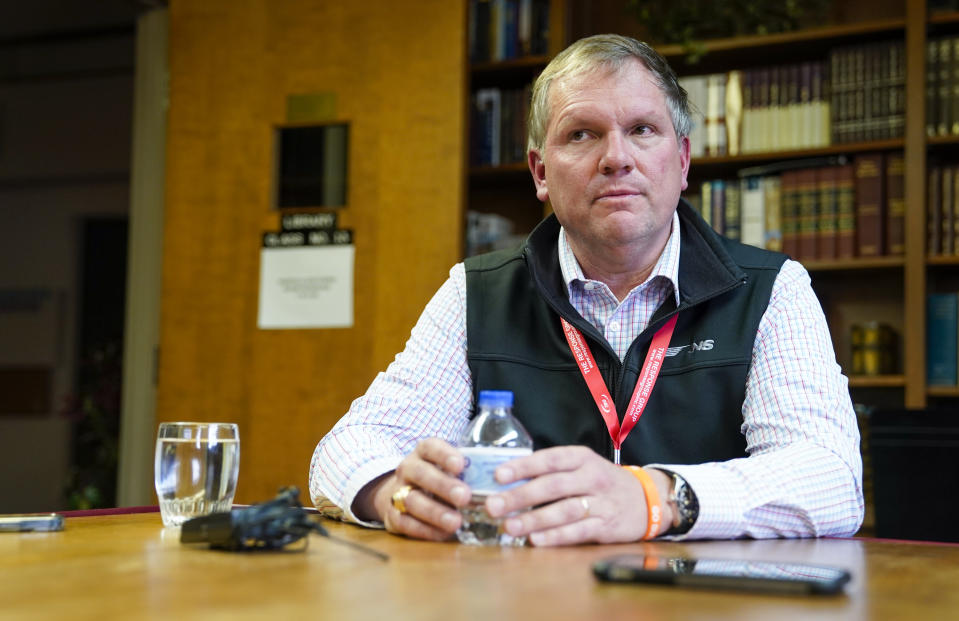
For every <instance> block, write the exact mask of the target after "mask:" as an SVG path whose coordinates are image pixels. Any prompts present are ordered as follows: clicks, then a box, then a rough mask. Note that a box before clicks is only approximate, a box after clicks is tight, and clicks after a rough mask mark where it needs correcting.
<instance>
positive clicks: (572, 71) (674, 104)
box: [526, 34, 692, 150]
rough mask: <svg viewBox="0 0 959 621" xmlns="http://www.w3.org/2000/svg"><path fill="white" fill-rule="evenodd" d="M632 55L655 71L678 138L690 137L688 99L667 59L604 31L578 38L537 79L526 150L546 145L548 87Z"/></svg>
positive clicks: (615, 64) (616, 64)
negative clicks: (544, 143) (600, 33)
mask: <svg viewBox="0 0 959 621" xmlns="http://www.w3.org/2000/svg"><path fill="white" fill-rule="evenodd" d="M633 58H635V59H637V60H639V61H640V62H642V63H643V66H645V67H646V68H647V69H648V70H649V71H650V72H651V73H652V74H653V78H654V79H655V80H656V85H657V86H659V88H660V90H662V92H663V95H665V97H666V105H667V107H668V108H669V115H670V118H671V119H672V122H673V131H675V132H676V137H677V138H678V139H682V138H685V137H688V136H689V132H690V130H691V129H692V120H691V119H690V114H689V100H688V99H687V97H686V91H685V89H683V87H682V86H680V85H679V82H678V81H677V80H676V74H675V73H673V70H672V69H671V68H670V66H669V64H668V63H667V62H666V59H664V58H663V57H662V56H660V55H659V53H658V52H657V51H656V50H654V49H653V48H651V47H650V46H649V45H647V44H645V43H643V42H642V41H637V40H636V39H633V38H632V37H625V36H622V35H615V34H602V35H594V36H592V37H586V38H585V39H580V40H579V41H576V42H575V43H573V44H572V45H570V46H569V47H567V48H566V49H565V50H563V51H562V52H560V53H559V54H558V55H557V56H556V57H555V58H554V59H553V60H552V61H550V63H549V64H548V65H547V66H546V68H545V69H543V72H542V73H540V75H539V77H538V78H536V82H534V83H533V95H532V100H531V102H530V109H529V119H528V124H527V130H528V135H529V138H528V140H527V147H526V148H527V150H529V149H537V150H541V149H542V148H543V142H544V141H545V140H546V125H547V123H548V122H549V101H548V99H549V87H550V86H551V85H552V84H553V82H555V81H557V80H559V79H562V78H568V77H571V76H578V75H582V74H584V73H586V72H588V71H592V70H594V69H597V68H599V67H605V68H608V69H611V70H618V69H620V68H622V67H623V66H625V65H626V64H627V63H628V62H629V61H630V60H631V59H633Z"/></svg>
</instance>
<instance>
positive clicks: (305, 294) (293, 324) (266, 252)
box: [257, 244, 355, 330]
mask: <svg viewBox="0 0 959 621" xmlns="http://www.w3.org/2000/svg"><path fill="white" fill-rule="evenodd" d="M354 249H355V246H353V245H352V244H348V245H335V246H305V247H303V246H300V247H288V248H263V249H262V250H261V251H260V309H259V315H258V318H257V326H258V327H259V328H261V329H264V330H275V329H297V328H349V327H352V325H353V257H354V254H355V252H354Z"/></svg>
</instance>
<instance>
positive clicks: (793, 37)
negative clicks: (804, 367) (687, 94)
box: [465, 0, 959, 408]
mask: <svg viewBox="0 0 959 621" xmlns="http://www.w3.org/2000/svg"><path fill="white" fill-rule="evenodd" d="M575 6H578V5H574V8H573V9H571V8H570V6H569V4H568V3H567V2H565V1H562V0H552V2H551V10H552V11H553V16H552V19H553V22H552V25H553V27H552V30H551V34H552V35H553V36H552V38H551V41H550V49H551V53H555V51H558V50H559V49H562V47H563V46H564V45H565V44H566V43H568V37H567V36H566V35H567V33H569V32H571V31H573V30H575V31H576V34H577V36H579V34H581V31H582V27H581V26H577V27H578V30H576V29H571V28H570V26H569V23H568V21H569V15H570V13H576V9H575ZM953 33H959V13H945V14H943V13H939V14H936V15H934V16H932V17H930V16H928V15H927V8H926V2H925V1H913V0H908V1H907V0H903V11H902V17H893V18H882V19H877V20H874V21H859V22H856V23H851V24H846V25H837V26H828V27H822V28H816V29H812V30H803V31H798V32H792V33H786V34H777V35H767V36H755V37H739V38H735V39H728V40H715V41H709V42H706V49H707V53H706V55H705V56H704V57H703V58H702V59H701V60H700V61H699V62H698V63H697V64H696V65H689V64H687V62H686V60H685V54H684V52H683V50H682V49H681V48H679V47H678V46H664V47H661V48H659V51H660V52H661V53H662V54H663V55H664V56H665V57H666V58H667V60H668V61H669V62H670V64H671V65H672V66H673V68H674V69H675V70H676V72H677V74H678V75H680V76H683V75H694V74H705V73H711V72H714V71H715V72H718V71H728V70H732V69H745V68H749V67H756V66H762V65H774V64H777V63H789V62H797V61H804V60H815V59H824V58H826V57H827V55H828V53H829V50H830V49H832V48H834V47H838V46H842V45H847V44H855V43H867V42H872V41H884V40H891V39H895V40H901V41H903V42H904V53H905V65H906V82H905V102H906V103H905V105H906V114H905V130H904V135H903V137H902V138H897V139H890V140H879V141H869V142H858V143H844V144H837V145H832V146H827V147H820V148H815V149H802V150H790V151H778V152H768V153H759V154H748V155H736V156H726V157H701V158H694V160H693V162H692V166H691V173H690V178H691V185H692V182H694V181H695V180H696V179H708V178H716V177H719V176H723V175H731V176H734V175H735V174H736V171H738V170H740V169H743V168H748V167H752V166H758V165H762V164H766V163H772V162H780V161H786V160H799V159H805V158H811V157H818V156H830V155H847V156H855V155H856V154H859V153H866V152H874V151H881V152H887V153H891V152H896V153H902V154H903V156H904V159H905V172H904V184H905V203H906V213H905V222H904V227H905V253H904V255H903V256H899V257H879V258H874V259H851V260H845V261H842V260H838V261H819V262H807V263H806V267H807V268H808V269H809V271H810V273H811V275H812V278H813V286H814V288H815V289H816V292H817V294H818V295H819V296H820V299H821V301H822V303H823V308H824V311H825V312H826V317H827V319H828V321H829V323H830V328H831V330H832V332H833V341H834V344H835V345H836V351H837V358H838V360H839V362H840V364H843V366H844V368H845V367H846V366H847V365H848V363H849V356H850V354H849V349H850V348H849V336H848V334H849V329H850V326H851V324H852V323H854V322H860V321H865V320H880V321H883V322H885V323H889V324H890V325H892V326H893V327H894V328H895V329H896V331H897V332H898V334H899V336H900V343H899V352H898V353H899V360H900V362H899V367H900V369H901V372H899V373H896V374H892V375H882V376H851V377H850V378H849V380H850V388H851V390H852V392H853V397H854V399H855V400H856V401H857V402H862V403H866V404H876V405H883V406H905V407H908V408H923V407H926V406H927V404H928V403H929V401H930V399H932V401H933V402H935V401H936V400H937V399H942V398H950V397H959V388H952V387H950V388H941V387H938V388H930V387H927V385H926V352H925V347H926V337H925V329H926V321H925V312H926V310H925V304H926V293H927V291H929V290H932V289H934V288H936V287H940V288H942V287H952V290H959V270H957V269H956V268H957V267H959V257H957V258H941V257H939V258H934V259H930V258H927V256H926V170H927V166H926V161H927V153H934V154H942V155H944V156H948V155H951V154H955V159H957V160H959V137H936V138H927V136H926V132H925V110H926V107H925V80H926V40H927V37H929V36H937V35H941V34H953ZM586 34H589V33H586ZM624 34H632V33H624ZM547 60H548V59H547V58H526V59H520V60H514V61H508V62H503V63H485V64H478V65H473V66H471V69H470V71H469V75H470V86H469V88H470V90H471V92H473V91H475V90H476V89H477V88H482V87H484V86H491V85H501V86H504V87H506V86H511V85H517V84H521V83H524V82H528V81H529V80H531V79H532V78H533V77H534V76H535V74H536V73H537V72H538V71H539V70H541V69H542V67H543V66H544V65H545V63H546V61H547ZM467 149H468V147H467ZM467 161H469V157H467ZM467 177H468V182H467V184H466V186H467V200H466V205H465V209H467V210H479V211H484V212H492V213H499V214H502V215H507V216H508V217H509V218H510V219H512V220H513V222H514V223H515V226H516V229H517V230H520V231H528V230H530V229H532V227H533V226H535V223H536V222H537V221H538V220H539V219H540V218H541V217H542V216H543V208H542V206H541V205H540V203H539V202H538V201H537V200H536V198H535V195H534V192H533V185H532V181H531V180H530V177H529V172H528V171H527V168H526V164H525V162H524V163H515V164H508V165H504V166H498V167H489V166H487V167H470V168H469V172H468V175H467ZM947 290H948V289H947Z"/></svg>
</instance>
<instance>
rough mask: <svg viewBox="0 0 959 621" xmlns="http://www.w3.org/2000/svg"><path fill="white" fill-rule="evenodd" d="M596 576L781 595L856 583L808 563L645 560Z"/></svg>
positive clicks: (618, 564) (614, 564) (616, 561)
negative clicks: (850, 582)
mask: <svg viewBox="0 0 959 621" xmlns="http://www.w3.org/2000/svg"><path fill="white" fill-rule="evenodd" d="M593 572H594V573H595V574H596V576H597V577H598V578H599V579H600V580H604V581H608V582H652V583H659V584H670V585H676V586H692V587H707V588H724V589H739V590H757V591H766V592H776V593H810V594H811V593H816V594H831V593H837V592H839V591H840V590H841V589H842V587H843V585H845V584H846V583H847V582H849V580H850V575H849V572H848V571H846V570H845V569H841V568H838V567H824V566H819V565H807V564H805V563H791V562H774V561H751V560H743V559H689V558H681V557H657V556H643V555H625V556H617V557H613V558H608V559H604V560H602V561H599V562H597V563H596V564H595V565H593Z"/></svg>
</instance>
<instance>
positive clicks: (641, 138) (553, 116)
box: [529, 60, 689, 252]
mask: <svg viewBox="0 0 959 621" xmlns="http://www.w3.org/2000/svg"><path fill="white" fill-rule="evenodd" d="M529 165H530V169H531V170H532V172H533V180H534V182H535V184H536V195H537V197H538V198H539V199H540V200H542V201H545V200H547V199H549V200H550V202H551V203H552V206H553V211H554V212H555V213H556V217H557V218H558V219H559V221H560V223H561V224H562V225H563V226H564V227H565V228H566V231H567V235H568V236H569V238H570V242H571V243H572V244H573V248H574V250H576V249H587V248H588V249H590V250H591V251H592V252H597V251H601V249H604V248H605V249H609V250H613V249H614V247H615V246H619V247H620V249H624V248H622V247H623V246H629V245H633V244H643V245H644V246H646V247H650V246H651V245H656V248H655V251H656V252H659V251H660V250H661V249H662V247H663V245H665V242H666V239H667V237H668V236H669V231H670V225H671V222H672V214H673V211H674V210H675V208H676V204H677V202H678V201H679V195H680V193H681V192H682V191H683V190H684V189H685V188H686V175H687V173H688V171H689V141H688V139H685V138H684V139H683V140H682V141H681V142H679V141H677V138H676V133H675V131H674V130H673V123H672V119H671V117H670V115H669V109H668V107H667V105H666V98H665V96H664V95H663V93H662V91H661V90H660V89H659V87H658V86H657V85H656V82H655V81H654V78H653V75H652V74H651V73H650V71H649V70H648V69H646V67H645V66H644V65H643V64H642V63H641V62H640V61H639V60H631V61H629V62H628V63H627V64H626V65H624V66H623V67H622V68H621V69H619V70H618V71H612V72H611V71H608V70H600V71H597V72H590V73H586V74H583V75H579V76H573V77H569V78H565V79H562V80H558V81H556V82H554V83H553V84H552V85H551V86H550V91H549V121H548V123H547V126H546V138H545V140H544V147H543V148H542V149H541V150H533V151H531V152H530V155H529ZM657 244H658V245H657ZM634 250H635V248H634Z"/></svg>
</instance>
